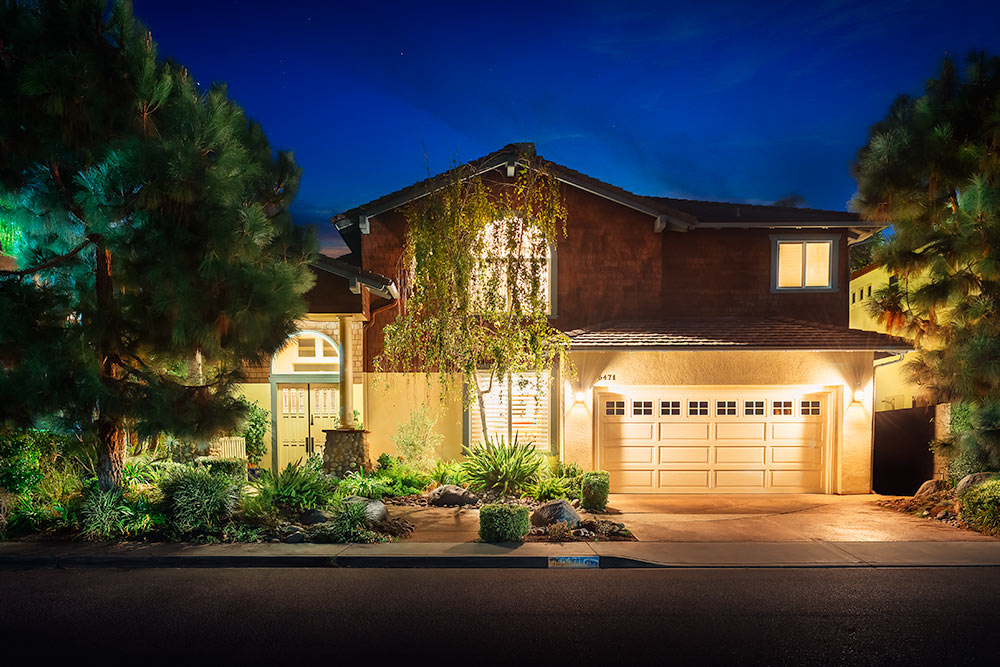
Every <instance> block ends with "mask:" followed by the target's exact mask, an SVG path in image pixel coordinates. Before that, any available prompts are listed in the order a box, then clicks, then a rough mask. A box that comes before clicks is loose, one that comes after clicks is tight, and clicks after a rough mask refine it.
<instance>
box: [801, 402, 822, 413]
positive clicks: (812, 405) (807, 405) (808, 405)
mask: <svg viewBox="0 0 1000 667" xmlns="http://www.w3.org/2000/svg"><path fill="white" fill-rule="evenodd" d="M802 414H803V415H818V414H819V401H802Z"/></svg>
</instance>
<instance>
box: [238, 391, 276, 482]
mask: <svg viewBox="0 0 1000 667" xmlns="http://www.w3.org/2000/svg"><path fill="white" fill-rule="evenodd" d="M236 393H237V394H243V396H245V397H246V398H247V400H249V401H250V402H254V401H256V402H257V404H258V405H260V407H262V408H264V409H265V410H267V411H268V412H270V411H271V385H270V384H263V383H256V382H255V383H253V384H243V385H240V386H238V387H237V388H236ZM271 416H272V417H273V416H274V415H273V413H272V415H271ZM264 445H265V446H266V447H267V453H266V454H264V458H262V459H261V461H260V467H261V468H267V469H270V468H271V428H270V427H269V428H268V429H267V434H266V435H265V436H264Z"/></svg>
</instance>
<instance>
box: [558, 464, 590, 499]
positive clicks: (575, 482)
mask: <svg viewBox="0 0 1000 667" xmlns="http://www.w3.org/2000/svg"><path fill="white" fill-rule="evenodd" d="M552 474H553V476H554V477H562V478H564V479H565V480H566V497H567V498H570V499H573V498H579V497H580V487H581V486H582V485H583V468H582V467H580V464H579V463H566V462H565V461H556V462H555V464H554V465H553V467H552Z"/></svg>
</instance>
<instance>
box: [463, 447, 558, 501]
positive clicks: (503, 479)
mask: <svg viewBox="0 0 1000 667" xmlns="http://www.w3.org/2000/svg"><path fill="white" fill-rule="evenodd" d="M464 454H465V456H466V460H465V461H464V462H463V463H462V476H463V478H464V479H465V480H466V481H467V482H468V483H469V487H470V488H471V489H472V490H473V491H476V492H477V493H495V494H498V495H500V496H501V497H507V496H514V495H517V494H519V493H521V492H522V491H523V490H525V489H527V488H528V486H529V485H530V484H532V483H533V482H534V481H535V479H536V478H537V477H538V473H539V471H540V470H541V469H542V465H543V464H544V460H543V458H542V455H541V454H539V453H538V452H537V451H535V447H534V445H532V444H531V443H530V442H529V443H525V444H523V445H522V444H518V441H517V436H516V435H515V436H514V442H512V443H511V444H509V445H507V444H505V443H504V441H503V438H491V439H487V441H486V443H485V444H480V445H475V446H474V447H472V448H471V449H470V448H467V447H466V448H465V449H464Z"/></svg>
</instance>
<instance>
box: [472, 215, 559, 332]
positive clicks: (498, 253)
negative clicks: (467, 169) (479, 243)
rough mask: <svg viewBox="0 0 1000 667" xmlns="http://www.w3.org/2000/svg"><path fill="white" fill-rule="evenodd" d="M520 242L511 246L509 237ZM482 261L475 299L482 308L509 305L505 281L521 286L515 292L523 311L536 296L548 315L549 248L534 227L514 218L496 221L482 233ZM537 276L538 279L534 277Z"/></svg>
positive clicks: (551, 310)
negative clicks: (519, 297)
mask: <svg viewBox="0 0 1000 667" xmlns="http://www.w3.org/2000/svg"><path fill="white" fill-rule="evenodd" d="M511 236H513V237H514V238H518V237H519V238H520V239H521V242H520V243H519V244H517V245H516V247H514V248H512V247H511V244H510V243H509V242H508V239H509V238H510V237H511ZM481 238H482V240H483V251H484V254H483V256H482V260H481V262H480V263H479V266H478V267H477V268H476V277H475V282H474V285H475V287H474V291H475V299H476V302H477V307H478V308H479V309H480V310H481V311H496V310H505V309H510V308H511V307H512V303H511V298H510V296H509V291H508V281H510V280H513V281H516V283H517V284H518V285H519V286H520V289H518V290H516V293H517V294H519V295H521V297H522V299H524V302H523V303H522V304H521V305H520V307H521V309H522V311H526V310H530V309H531V308H533V307H534V303H533V302H531V300H532V299H538V300H539V301H540V302H541V304H542V306H543V307H544V308H545V312H546V313H547V314H550V315H551V314H552V313H553V308H552V292H553V289H552V287H553V286H552V275H551V271H550V268H551V265H552V248H551V246H549V244H548V243H547V242H546V240H545V238H544V237H543V236H542V233H541V232H540V231H539V230H538V229H537V228H531V227H527V226H526V225H525V224H524V223H523V222H522V221H520V220H518V219H516V218H510V219H504V220H497V221H496V222H493V223H490V224H488V225H486V227H485V228H484V229H483V232H482V237H481ZM536 277H537V282H536V281H535V278H536Z"/></svg>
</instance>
